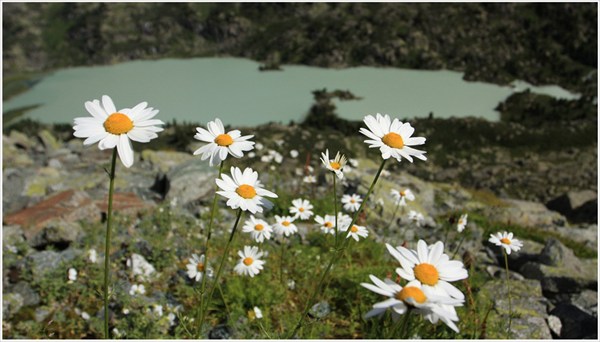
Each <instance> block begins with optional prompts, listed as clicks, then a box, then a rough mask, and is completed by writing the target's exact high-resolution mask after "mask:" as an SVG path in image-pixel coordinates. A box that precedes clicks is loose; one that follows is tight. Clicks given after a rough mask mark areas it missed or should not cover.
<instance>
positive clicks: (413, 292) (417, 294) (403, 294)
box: [395, 286, 427, 304]
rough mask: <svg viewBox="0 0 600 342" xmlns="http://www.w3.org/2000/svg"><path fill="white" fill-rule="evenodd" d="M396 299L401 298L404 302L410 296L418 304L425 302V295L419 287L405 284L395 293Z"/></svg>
mask: <svg viewBox="0 0 600 342" xmlns="http://www.w3.org/2000/svg"><path fill="white" fill-rule="evenodd" d="M395 297H396V299H398V300H401V301H403V302H405V303H406V300H407V299H408V298H412V299H414V300H415V302H417V303H419V304H423V303H425V301H426V300H427V297H425V294H424V293H423V291H421V289H420V288H418V287H414V286H405V287H404V288H403V289H402V291H400V292H398V293H396V296H395Z"/></svg>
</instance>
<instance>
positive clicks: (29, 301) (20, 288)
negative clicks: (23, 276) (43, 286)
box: [11, 281, 40, 306]
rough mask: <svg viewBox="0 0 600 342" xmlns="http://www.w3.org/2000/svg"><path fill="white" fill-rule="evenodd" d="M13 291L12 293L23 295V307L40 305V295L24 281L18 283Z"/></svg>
mask: <svg viewBox="0 0 600 342" xmlns="http://www.w3.org/2000/svg"><path fill="white" fill-rule="evenodd" d="M11 290H12V292H14V293H18V294H19V295H21V297H22V298H23V306H29V305H38V304H39V303H40V295H38V294H37V292H35V291H34V290H33V289H32V288H31V286H30V285H29V284H28V283H26V282H24V281H20V282H18V283H16V284H15V285H14V286H13V287H12V289H11Z"/></svg>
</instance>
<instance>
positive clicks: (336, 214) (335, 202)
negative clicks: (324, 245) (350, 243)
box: [332, 173, 338, 248]
mask: <svg viewBox="0 0 600 342" xmlns="http://www.w3.org/2000/svg"><path fill="white" fill-rule="evenodd" d="M332 175H333V210H334V212H333V215H335V226H334V227H335V228H334V229H335V248H337V246H338V212H337V191H336V188H335V179H336V178H337V176H336V174H335V173H332Z"/></svg>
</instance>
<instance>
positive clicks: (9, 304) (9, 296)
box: [2, 293, 23, 318]
mask: <svg viewBox="0 0 600 342" xmlns="http://www.w3.org/2000/svg"><path fill="white" fill-rule="evenodd" d="M21 307H23V297H22V296H21V295H20V294H18V293H3V294H2V316H3V317H4V318H7V317H8V318H10V317H12V316H14V315H15V314H16V313H17V312H19V310H21Z"/></svg>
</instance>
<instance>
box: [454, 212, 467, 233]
mask: <svg viewBox="0 0 600 342" xmlns="http://www.w3.org/2000/svg"><path fill="white" fill-rule="evenodd" d="M468 217H469V214H463V215H460V218H459V219H458V223H457V224H456V230H458V232H459V233H461V232H462V231H463V230H465V227H466V226H467V218H468Z"/></svg>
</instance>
